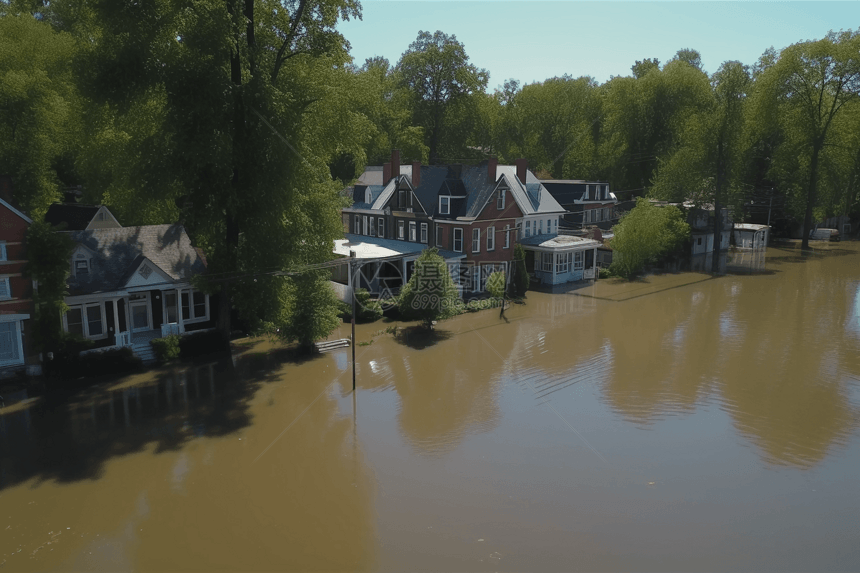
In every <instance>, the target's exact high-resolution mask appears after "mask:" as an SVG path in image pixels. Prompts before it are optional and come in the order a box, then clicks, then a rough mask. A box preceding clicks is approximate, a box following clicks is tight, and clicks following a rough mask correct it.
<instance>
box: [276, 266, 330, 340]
mask: <svg viewBox="0 0 860 573" xmlns="http://www.w3.org/2000/svg"><path fill="white" fill-rule="evenodd" d="M329 278H330V276H329V274H328V273H327V272H325V271H308V272H305V273H302V274H300V275H298V276H295V277H292V278H291V279H289V281H288V283H289V284H288V286H287V288H288V289H289V290H290V291H292V292H291V293H290V294H291V295H292V296H290V297H289V299H290V301H292V308H291V309H290V312H288V313H287V314H286V315H285V316H284V318H285V320H283V322H282V323H281V324H280V328H279V329H278V332H279V333H280V335H281V337H282V338H283V339H285V340H288V341H290V342H293V341H295V342H298V343H299V346H300V347H301V348H302V349H304V350H312V349H313V348H314V342H316V341H317V340H320V339H323V338H325V337H326V336H328V335H329V334H331V332H332V331H333V330H334V329H335V328H337V325H338V324H340V317H339V312H340V311H339V308H338V300H337V297H336V296H335V294H334V289H332V287H331V284H330V283H329Z"/></svg>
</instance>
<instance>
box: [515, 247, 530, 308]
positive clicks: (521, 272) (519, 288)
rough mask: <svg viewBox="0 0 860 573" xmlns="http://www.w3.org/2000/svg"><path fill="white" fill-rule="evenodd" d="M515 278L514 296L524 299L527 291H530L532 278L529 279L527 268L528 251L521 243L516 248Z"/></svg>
mask: <svg viewBox="0 0 860 573" xmlns="http://www.w3.org/2000/svg"><path fill="white" fill-rule="evenodd" d="M513 278H514V280H513V287H514V295H515V296H517V297H519V298H522V297H524V296H525V294H526V291H528V290H529V283H530V282H531V277H529V271H528V269H527V268H526V250H525V249H524V248H523V246H522V245H520V244H519V243H517V245H516V246H515V247H514V277H513Z"/></svg>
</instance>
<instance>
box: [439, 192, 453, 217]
mask: <svg viewBox="0 0 860 573" xmlns="http://www.w3.org/2000/svg"><path fill="white" fill-rule="evenodd" d="M442 199H447V200H448V209H447V210H445V211H443V210H442ZM439 214H440V215H450V214H451V196H450V195H439Z"/></svg>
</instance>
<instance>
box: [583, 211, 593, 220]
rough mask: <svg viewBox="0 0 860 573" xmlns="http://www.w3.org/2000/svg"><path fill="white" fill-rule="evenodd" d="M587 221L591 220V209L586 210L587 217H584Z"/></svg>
mask: <svg viewBox="0 0 860 573" xmlns="http://www.w3.org/2000/svg"><path fill="white" fill-rule="evenodd" d="M583 220H584V221H585V222H586V223H590V222H591V209H586V210H585V219H583Z"/></svg>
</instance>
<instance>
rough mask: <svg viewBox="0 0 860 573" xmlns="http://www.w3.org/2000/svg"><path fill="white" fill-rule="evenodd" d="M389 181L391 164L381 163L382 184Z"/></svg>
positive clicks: (386, 183)
mask: <svg viewBox="0 0 860 573" xmlns="http://www.w3.org/2000/svg"><path fill="white" fill-rule="evenodd" d="M389 181H391V164H390V163H384V164H383V165H382V184H383V185H388V182H389Z"/></svg>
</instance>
